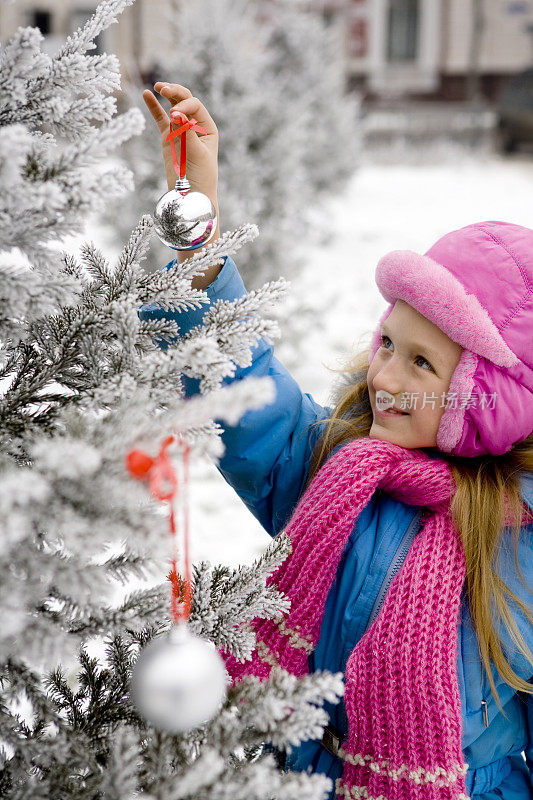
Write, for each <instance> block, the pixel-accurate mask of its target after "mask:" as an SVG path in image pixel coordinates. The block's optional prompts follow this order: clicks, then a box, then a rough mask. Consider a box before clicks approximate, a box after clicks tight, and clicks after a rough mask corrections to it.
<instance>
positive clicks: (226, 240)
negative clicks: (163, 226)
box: [172, 223, 259, 279]
mask: <svg viewBox="0 0 533 800" xmlns="http://www.w3.org/2000/svg"><path fill="white" fill-rule="evenodd" d="M258 235H259V228H258V227H257V225H255V224H252V223H246V224H244V225H241V226H240V227H239V228H237V229H235V230H233V231H226V232H225V233H223V234H222V235H221V236H220V237H219V238H218V239H216V240H215V241H214V242H212V243H211V244H209V245H207V247H204V248H202V250H200V251H199V252H198V253H195V254H194V256H192V258H189V259H187V260H186V261H184V262H183V263H182V264H178V263H177V261H176V262H175V264H174V266H173V267H172V268H173V269H175V270H176V271H177V272H178V273H179V275H180V277H182V278H191V279H192V278H194V277H195V276H196V275H200V274H202V273H203V272H204V270H205V269H207V267H210V266H212V265H213V264H215V263H217V262H218V263H219V264H220V263H222V259H223V258H225V257H226V256H229V255H232V254H233V253H236V252H237V251H238V250H239V249H240V248H241V247H242V246H243V245H244V244H246V243H247V242H253V240H254V239H256V238H257V236H258Z"/></svg>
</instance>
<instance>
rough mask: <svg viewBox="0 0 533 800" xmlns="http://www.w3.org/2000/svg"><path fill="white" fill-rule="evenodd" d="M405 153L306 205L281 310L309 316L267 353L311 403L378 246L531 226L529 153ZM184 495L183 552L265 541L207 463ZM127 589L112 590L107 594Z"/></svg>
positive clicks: (364, 304)
mask: <svg viewBox="0 0 533 800" xmlns="http://www.w3.org/2000/svg"><path fill="white" fill-rule="evenodd" d="M383 160H387V159H383ZM410 160H411V161H414V162H415V163H411V164H410V165H409V166H405V165H401V164H400V165H399V164H391V163H386V164H383V163H380V159H379V158H376V157H375V156H374V157H371V156H368V157H366V158H365V161H364V163H363V165H362V166H361V167H360V169H359V170H358V171H357V173H356V174H355V175H354V176H353V178H352V180H351V181H350V183H349V186H348V189H347V191H346V192H345V193H344V194H343V196H342V197H339V198H337V199H336V200H335V201H333V202H329V203H327V204H326V205H324V206H323V207H322V208H320V210H319V211H317V212H315V213H318V214H320V215H321V216H322V217H324V216H325V217H326V219H328V220H329V221H330V225H331V236H330V237H329V239H328V240H327V241H323V242H319V241H317V242H315V243H311V244H310V243H309V241H308V242H306V253H305V255H306V262H307V266H306V268H305V270H304V271H303V272H302V273H301V274H300V275H299V276H298V278H297V279H294V280H293V281H292V288H291V299H290V300H289V301H288V302H287V309H288V312H287V313H293V312H292V311H291V309H292V308H295V307H297V304H298V302H300V298H301V299H303V300H304V301H305V304H306V305H307V306H308V307H311V309H312V315H313V316H312V319H313V320H314V322H313V324H312V325H311V326H309V324H307V329H306V330H305V331H302V347H301V350H300V351H299V353H298V359H296V358H295V357H296V354H295V352H294V350H291V349H290V348H289V346H288V344H285V343H281V344H280V346H279V348H278V351H277V354H278V357H279V358H280V360H282V361H284V360H286V361H287V362H288V363H291V364H292V363H295V361H296V366H295V367H294V368H293V370H292V371H293V374H294V376H295V378H296V379H297V380H298V382H299V383H300V386H301V387H302V389H303V390H304V391H306V392H310V393H311V394H312V395H313V396H314V397H315V399H316V400H318V401H319V402H321V403H326V402H327V399H328V391H329V388H330V386H331V383H332V379H333V376H332V373H330V372H328V370H327V368H326V366H325V365H326V364H327V365H329V366H331V367H338V366H339V359H340V358H342V357H343V356H346V354H347V353H349V352H350V351H351V350H353V348H354V347H356V346H357V341H358V339H359V337H361V336H362V337H364V338H363V339H362V340H361V341H362V342H363V343H364V342H366V341H367V340H368V336H369V335H370V332H371V331H372V330H373V329H374V326H375V324H376V322H377V320H378V317H379V315H380V314H381V313H382V311H383V310H384V308H385V306H386V303H385V300H384V299H383V298H382V297H381V295H380V294H379V292H378V290H377V288H376V286H375V284H374V270H375V266H376V264H377V261H378V260H379V258H380V257H381V256H382V255H384V254H385V253H387V252H389V251H391V250H396V249H412V250H415V251H419V252H425V251H426V250H427V249H428V248H429V247H430V246H431V245H432V244H433V243H434V242H435V241H436V240H437V239H438V238H439V237H440V236H442V235H443V234H445V233H446V232H448V231H450V230H453V229H456V228H459V227H462V226H463V225H467V224H470V223H472V222H478V221H481V220H504V221H509V222H515V223H518V224H521V225H525V226H528V227H533V204H532V202H531V189H532V186H533V159H532V158H531V157H528V156H526V155H516V156H513V157H510V158H509V157H499V156H496V155H493V154H490V153H487V152H485V153H484V154H479V153H478V154H477V155H474V154H472V153H471V152H465V151H463V152H461V151H458V152H457V153H455V154H454V153H453V152H451V151H450V150H449V149H448V150H447V152H446V155H445V156H443V158H442V159H441V158H438V159H437V160H435V158H433V159H432V161H433V163H431V159H430V163H421V162H422V161H423V160H424V158H423V153H422V152H421V153H420V158H419V159H415V158H411V159H410ZM417 160H418V161H419V163H418V164H417V163H416V161H417ZM426 161H427V160H426ZM84 238H94V239H95V241H97V234H96V231H92V230H90V229H89V231H88V235H87V236H86V237H84ZM247 247H253V243H251V244H248V245H247ZM237 263H238V258H237ZM190 498H191V508H190V515H191V534H192V542H191V549H192V558H193V561H195V560H198V559H207V560H209V561H210V562H211V563H212V564H213V563H224V564H227V565H229V566H236V565H238V564H243V563H249V562H250V561H251V560H253V559H254V558H255V557H256V556H257V555H258V554H259V553H261V552H262V551H263V549H264V548H265V546H266V545H267V544H268V542H269V537H268V535H267V533H266V532H265V531H264V530H263V529H262V528H261V527H260V526H259V524H258V523H257V522H256V520H255V519H254V517H253V516H252V515H251V514H250V513H249V511H248V510H247V509H246V508H245V507H244V505H243V504H242V503H241V502H240V501H239V499H238V498H237V497H236V496H235V495H234V493H233V491H232V490H231V489H230V488H229V487H228V485H227V484H226V483H225V482H224V480H223V479H222V477H221V476H220V475H219V473H218V472H217V471H216V469H215V468H214V467H213V466H211V465H207V464H196V465H194V467H193V469H192V480H191V490H190ZM163 579H164V576H163V575H162V576H161V580H163ZM135 585H136V586H138V585H139V584H135ZM132 588H134V587H133V586H130V587H128V588H127V589H121V590H119V591H117V596H116V599H117V602H118V600H119V599H120V597H122V596H123V595H124V594H125V593H126V592H127V591H129V590H131V589H132Z"/></svg>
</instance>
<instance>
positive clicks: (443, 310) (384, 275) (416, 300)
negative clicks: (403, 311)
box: [376, 250, 519, 367]
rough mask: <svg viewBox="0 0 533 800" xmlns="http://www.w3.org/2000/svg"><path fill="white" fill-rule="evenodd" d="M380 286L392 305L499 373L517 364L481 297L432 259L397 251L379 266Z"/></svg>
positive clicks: (377, 277) (408, 251) (409, 252)
mask: <svg viewBox="0 0 533 800" xmlns="http://www.w3.org/2000/svg"><path fill="white" fill-rule="evenodd" d="M376 283H377V285H378V288H379V290H380V292H381V294H382V295H383V297H384V298H385V300H387V301H388V302H389V303H395V302H396V300H404V302H406V303H408V304H409V305H410V306H412V307H413V308H414V309H416V311H418V312H419V313H420V314H422V315H423V316H424V317H426V318H427V319H429V320H430V322H433V323H434V324H435V325H436V326H437V327H438V328H440V329H441V331H443V332H444V333H445V334H446V335H447V336H448V337H449V338H450V339H452V340H453V341H454V342H457V344H460V345H461V346H462V347H464V348H466V349H467V350H472V351H473V352H474V353H477V354H478V355H480V356H483V357H484V358H488V359H489V360H490V361H492V362H493V363H494V364H496V365H497V366H499V367H512V366H514V365H515V364H518V363H519V359H518V357H517V356H516V355H515V354H514V353H513V351H512V350H511V349H510V348H509V347H508V345H507V344H506V342H505V341H504V339H503V338H502V336H501V335H500V333H499V331H498V329H497V328H496V325H495V324H494V323H493V321H492V320H491V318H490V317H489V315H488V313H487V311H486V310H485V309H484V308H483V306H482V305H481V303H480V302H479V300H478V299H477V297H476V296H475V295H473V294H469V293H468V292H466V290H465V288H464V286H463V285H462V284H461V283H460V282H459V281H458V280H457V278H456V277H455V276H454V275H452V273H451V272H450V271H449V270H447V269H446V267H443V266H442V265H441V264H439V263H437V262H436V261H434V260H433V259H432V258H429V257H428V256H423V255H420V254H419V253H415V252H414V251H413V250H393V251H392V253H388V254H387V255H385V256H383V258H381V259H380V260H379V262H378V265H377V267H376Z"/></svg>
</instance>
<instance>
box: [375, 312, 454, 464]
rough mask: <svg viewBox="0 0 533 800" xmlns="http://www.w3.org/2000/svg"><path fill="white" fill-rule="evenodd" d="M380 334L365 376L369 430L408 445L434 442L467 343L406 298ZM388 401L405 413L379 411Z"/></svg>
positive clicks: (387, 405) (378, 437) (389, 406)
mask: <svg viewBox="0 0 533 800" xmlns="http://www.w3.org/2000/svg"><path fill="white" fill-rule="evenodd" d="M381 334H382V336H381V347H379V349H378V350H377V352H376V355H375V356H374V358H373V359H372V363H371V364H370V367H369V370H368V376H367V383H368V392H369V395H370V405H371V406H372V413H373V415H374V421H373V423H372V427H371V429H370V432H369V434H368V435H369V436H370V437H371V438H373V439H381V440H382V441H386V442H392V443H393V444H398V445H400V446H401V447H406V448H409V449H412V448H419V447H436V446H437V430H438V428H439V423H440V419H441V417H442V415H443V414H444V410H445V405H446V393H447V392H448V388H449V385H450V380H451V377H452V374H453V372H454V370H455V367H456V366H457V364H458V363H459V359H460V357H461V353H462V351H463V348H462V347H461V345H459V344H457V342H454V341H452V339H450V338H448V336H446V334H445V333H443V332H442V331H441V330H440V328H438V327H437V326H436V325H434V324H433V323H432V322H430V321H429V320H428V319H427V318H426V317H424V316H422V314H420V313H419V312H418V311H416V310H415V309H414V308H413V307H412V306H410V305H409V304H408V303H406V302H404V301H403V300H397V301H396V303H395V304H394V308H393V309H392V311H391V313H390V314H389V316H388V318H387V319H386V320H385V322H384V323H383V324H382V326H381ZM376 394H377V400H378V404H377V405H376ZM389 396H390V397H389ZM384 407H388V408H396V409H399V410H402V411H404V412H405V413H404V414H395V413H391V412H389V413H380V410H381V409H383V408H384Z"/></svg>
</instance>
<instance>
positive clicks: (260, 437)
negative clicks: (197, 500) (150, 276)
mask: <svg viewBox="0 0 533 800" xmlns="http://www.w3.org/2000/svg"><path fill="white" fill-rule="evenodd" d="M175 264H176V260H173V261H171V262H169V263H168V264H167V265H166V266H165V267H163V269H171V268H172V267H173V266H175ZM206 292H207V295H208V298H209V300H210V302H215V301H217V300H235V299H236V298H238V297H242V296H243V295H244V294H246V289H245V287H244V284H243V281H242V278H241V276H240V275H239V272H238V271H237V267H236V265H235V262H234V261H233V259H232V258H230V257H229V256H226V259H225V263H224V265H223V267H222V269H221V271H220V272H219V274H218V276H217V278H216V279H215V280H214V281H213V282H212V283H211V284H210V285H209V287H208V288H207V289H206ZM207 309H208V306H207V305H204V306H202V307H201V308H200V309H194V310H191V311H189V310H186V311H176V310H172V311H164V310H163V309H161V308H160V307H159V306H157V305H156V304H153V303H152V304H149V305H144V306H141V307H140V309H139V311H138V313H139V317H140V318H141V319H161V318H168V317H170V318H171V319H174V320H175V321H176V322H177V323H178V326H179V331H180V334H181V335H184V334H185V333H187V331H189V330H190V329H191V328H193V327H194V326H195V325H198V324H200V323H201V321H202V318H203V316H204V314H205V313H206V311H207ZM158 344H159V346H160V347H161V348H162V349H166V348H167V346H168V345H167V343H166V342H164V341H162V340H159V341H158ZM249 375H253V376H255V377H262V376H270V377H271V378H272V379H273V380H274V383H275V387H276V398H275V400H274V402H273V403H271V404H269V405H266V406H264V407H263V408H261V409H255V410H253V411H249V412H247V413H246V414H245V415H244V416H243V417H242V418H241V420H240V421H239V423H238V424H237V425H236V426H234V427H230V426H223V427H224V433H223V434H222V441H223V443H224V446H225V453H224V456H223V457H222V458H221V459H220V463H219V465H218V469H219V471H220V472H221V474H222V475H223V476H224V478H225V479H226V481H227V482H228V483H229V484H230V485H231V486H232V487H233V488H234V489H235V491H236V492H237V494H238V495H239V497H240V498H241V500H242V501H243V502H244V503H245V504H246V506H247V507H248V508H249V509H250V511H251V512H252V513H253V514H254V516H255V517H256V518H257V519H258V520H259V522H260V523H261V525H262V526H263V528H264V529H265V530H266V531H267V533H269V534H270V535H271V536H275V535H276V534H277V533H278V532H279V531H280V530H282V529H283V527H284V526H285V524H286V523H287V522H288V520H289V518H290V515H291V513H292V511H293V509H294V507H295V506H296V504H297V502H298V499H299V497H300V494H301V492H302V490H303V487H304V484H305V479H306V477H307V472H308V465H309V460H310V457H311V453H312V450H313V447H314V444H315V443H316V441H317V439H318V437H319V436H320V433H321V432H322V430H323V427H324V426H323V424H320V423H322V422H323V421H324V420H325V419H326V418H327V416H328V415H329V413H330V409H328V408H323V407H322V406H320V405H319V404H318V403H316V402H315V401H314V400H313V398H312V397H311V396H310V395H309V394H304V393H303V392H302V391H301V390H300V388H299V386H298V384H297V383H296V381H295V380H294V378H292V376H291V375H290V374H289V372H288V371H287V370H286V369H285V367H284V366H283V365H282V364H281V363H280V362H279V361H278V360H277V359H276V358H275V356H274V353H273V346H272V345H269V344H268V343H267V342H266V341H265V340H264V339H260V340H259V342H258V343H257V344H256V345H255V346H254V347H253V348H252V364H251V366H249V367H247V368H237V370H236V373H235V375H234V376H232V377H231V378H226V379H224V383H226V384H227V383H231V382H232V381H237V380H242V379H243V378H246V377H248V376H249ZM184 384H185V393H186V395H187V396H189V397H190V396H191V395H193V394H195V393H197V392H198V391H199V381H198V380H193V379H190V378H187V377H185V376H184ZM313 423H319V424H317V425H314V424H313Z"/></svg>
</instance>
